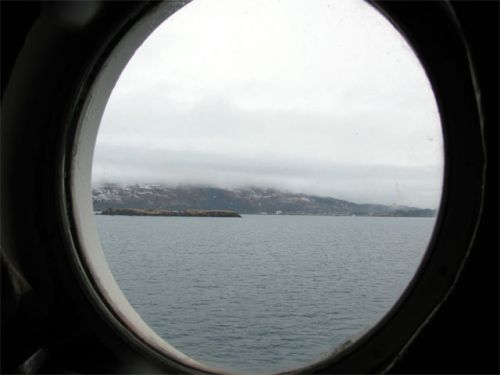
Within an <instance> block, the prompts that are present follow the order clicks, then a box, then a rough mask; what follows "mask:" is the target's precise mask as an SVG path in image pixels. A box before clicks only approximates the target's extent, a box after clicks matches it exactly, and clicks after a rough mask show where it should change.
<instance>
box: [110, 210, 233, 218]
mask: <svg viewBox="0 0 500 375" xmlns="http://www.w3.org/2000/svg"><path fill="white" fill-rule="evenodd" d="M101 215H120V216H185V217H241V215H240V214H239V213H237V212H234V211H229V210H202V209H189V210H175V211H174V210H163V209H154V208H145V209H144V208H107V209H105V210H104V211H102V212H101Z"/></svg>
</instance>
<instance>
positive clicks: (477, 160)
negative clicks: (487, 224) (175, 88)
mask: <svg viewBox="0 0 500 375" xmlns="http://www.w3.org/2000/svg"><path fill="white" fill-rule="evenodd" d="M185 3H186V2H185V1H177V2H176V1H173V2H163V3H156V2H145V3H140V4H139V3H138V5H136V6H134V7H131V11H130V12H126V13H125V14H124V15H123V19H122V22H119V23H117V24H114V26H113V27H111V28H110V29H108V30H106V32H105V33H104V34H103V37H102V38H101V39H100V44H99V45H98V46H97V47H96V48H95V50H94V51H93V54H92V55H91V56H89V59H88V60H87V61H82V62H81V64H82V67H84V69H82V73H81V75H80V76H79V77H77V82H76V84H75V85H74V86H73V87H74V91H73V94H74V95H69V96H68V99H67V100H68V102H67V103H66V106H65V111H64V115H62V122H61V123H63V124H64V125H63V126H64V127H65V136H64V137H63V153H62V157H61V160H60V164H59V169H60V173H59V175H60V176H61V180H60V185H59V189H60V191H59V194H60V198H61V207H60V213H59V214H60V221H61V223H62V226H63V228H64V235H65V241H66V244H67V249H68V254H69V255H68V259H70V262H71V263H72V267H71V270H72V272H73V276H70V277H73V278H74V279H75V280H76V281H75V283H76V284H77V285H78V288H79V290H80V293H83V295H85V298H86V300H87V301H88V302H89V306H91V307H90V308H88V309H87V310H86V314H87V316H88V319H90V320H91V321H93V322H94V323H95V324H96V326H99V334H101V335H102V336H103V337H105V341H108V342H111V343H112V344H113V345H118V346H121V347H123V348H124V350H129V351H132V352H134V353H136V354H137V353H139V354H138V355H139V357H140V358H143V359H144V361H146V362H147V361H149V362H150V363H152V364H153V365H152V366H153V368H157V369H159V371H162V370H165V371H168V370H175V371H182V372H201V373H214V372H218V373H220V372H223V371H219V370H218V369H214V368H212V367H208V366H205V365H203V364H200V363H198V362H196V361H194V360H193V359H191V358H189V357H188V356H186V355H184V354H183V353H180V352H179V351H177V350H176V349H175V348H173V347H171V346H170V345H169V344H168V343H166V342H165V341H164V340H163V339H161V338H160V337H159V336H158V335H157V334H156V333H155V332H154V331H153V330H152V329H151V328H149V327H148V326H147V325H146V324H145V323H144V322H143V320H142V319H141V318H140V317H139V315H138V314H137V313H136V312H135V310H134V309H133V308H132V307H131V306H130V305H129V303H128V301H127V300H126V298H125V297H124V296H123V294H122V292H121V291H120V289H119V287H118V285H117V284H116V282H115V281H114V279H113V276H112V275H111V272H110V270H109V268H108V266H107V264H106V261H105V259H104V255H103V253H102V250H101V248H100V243H99V239H98V235H97V230H96V228H95V223H94V220H93V217H92V216H93V212H92V203H91V196H90V190H91V186H90V183H91V165H92V154H93V149H94V145H95V140H96V136H97V130H98V126H99V122H100V119H101V116H102V113H103V111H104V107H105V104H106V102H107V99H108V98H109V95H110V94H111V90H112V89H113V87H114V84H115V82H116V81H117V79H118V77H119V75H120V73H121V71H122V70H123V69H124V67H125V65H126V63H127V62H128V61H129V59H130V58H131V56H132V55H133V53H134V51H135V50H136V49H137V48H138V47H139V46H140V44H141V43H142V42H143V41H144V40H145V39H146V37H147V36H148V35H149V34H150V33H151V32H152V31H153V30H154V29H155V28H156V27H157V26H158V25H159V24H160V23H161V22H163V21H164V20H165V19H166V18H167V17H168V16H169V15H171V14H172V13H173V12H175V11H176V10H178V9H180V8H181V7H182V6H183V5H184V4H185ZM372 5H374V6H375V7H376V8H377V9H379V10H380V12H381V13H383V14H385V16H386V17H387V18H388V19H389V20H390V21H391V22H392V23H393V24H394V25H395V27H396V28H397V29H398V30H399V31H400V32H401V34H402V35H403V36H404V37H405V38H406V39H407V40H408V42H409V44H410V45H411V46H412V47H413V49H414V51H415V53H416V55H417V56H418V57H419V59H420V62H421V64H422V65H423V67H424V69H425V71H426V73H427V75H428V78H429V80H430V82H431V85H432V88H433V90H434V94H435V96H436V100H437V103H438V107H439V111H440V115H441V123H442V128H443V138H444V148H445V175H444V184H443V194H442V199H441V206H440V209H439V214H438V218H437V222H436V226H435V229H434V233H433V236H432V238H431V241H430V244H429V248H428V251H427V252H426V254H425V256H424V259H423V261H422V263H421V265H420V266H419V268H418V270H417V272H416V275H415V277H414V278H413V280H412V281H411V283H410V284H409V286H408V287H407V288H406V290H405V292H404V293H403V295H402V296H401V297H400V298H399V300H398V302H397V303H396V304H395V306H393V308H392V309H391V310H390V311H389V312H388V313H387V314H386V315H385V316H384V317H383V318H382V319H381V320H380V321H379V322H378V323H377V324H376V325H375V326H374V327H372V328H371V329H370V330H369V331H367V332H366V333H365V334H364V335H362V336H361V337H359V338H357V339H356V340H352V342H348V343H346V344H345V345H343V346H342V347H341V348H338V349H337V350H335V351H334V352H333V353H332V354H331V355H330V356H328V357H326V358H323V359H321V360H319V361H318V362H315V363H312V364H308V365H306V366H304V367H302V368H299V369H296V370H293V371H292V372H297V373H300V372H325V371H326V372H329V373H367V372H372V371H383V370H384V369H386V368H388V366H390V365H391V363H392V362H393V361H394V360H395V359H396V358H397V357H398V355H399V354H400V353H402V352H403V351H404V349H405V347H406V346H407V345H408V343H409V342H411V340H412V338H413V337H414V336H415V335H416V334H417V333H418V331H419V330H420V329H421V328H422V327H423V326H424V325H425V323H426V322H427V321H428V320H429V319H430V318H431V317H432V315H433V313H434V312H435V311H436V310H437V309H438V308H439V306H440V304H441V303H442V302H443V301H444V300H445V299H446V297H447V295H448V294H449V292H450V290H451V289H452V288H453V285H454V283H455V282H456V279H457V277H458V275H459V273H460V270H461V267H462V265H463V262H464V261H465V259H466V257H467V254H468V251H469V246H470V243H471V241H472V240H473V237H474V233H475V229H476V225H477V221H478V217H479V214H480V212H481V205H482V194H483V191H482V184H483V181H484V172H485V160H484V156H483V151H484V150H483V139H482V130H481V117H480V110H479V103H478V99H477V94H476V91H475V86H474V84H475V81H474V72H473V69H472V66H471V62H470V61H469V59H468V53H467V46H466V44H465V41H464V40H463V38H462V35H461V33H460V29H459V25H458V24H456V21H455V18H454V16H453V11H452V9H451V7H450V6H449V5H448V4H447V3H435V2H419V3H418V4H415V3H413V4H406V3H402V2H391V1H387V2H384V1H381V2H374V3H372ZM428 14H432V15H433V19H429V18H426V17H424V15H428ZM422 22H425V28H423V27H421V25H422Z"/></svg>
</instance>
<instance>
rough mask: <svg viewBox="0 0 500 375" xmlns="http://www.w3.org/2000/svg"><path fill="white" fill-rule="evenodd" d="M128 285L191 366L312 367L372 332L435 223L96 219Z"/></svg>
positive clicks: (249, 218)
mask: <svg viewBox="0 0 500 375" xmlns="http://www.w3.org/2000/svg"><path fill="white" fill-rule="evenodd" d="M95 218H96V221H97V226H98V230H99V234H100V239H101V243H102V246H103V250H104V252H105V255H106V259H107V261H108V263H109V266H110V268H111V271H112V273H113V274H114V276H115V278H116V280H117V282H118V284H119V286H120V287H121V289H122V290H123V292H124V294H125V296H126V297H127V298H128V299H129V301H130V303H131V304H132V306H133V307H134V308H135V309H136V310H137V311H138V312H139V314H140V315H141V316H142V317H143V319H144V320H145V321H146V322H147V323H148V324H149V325H150V326H151V327H152V328H153V329H155V331H156V332H157V333H158V334H159V335H160V336H161V337H163V338H164V339H166V340H167V341H168V342H169V343H170V344H172V345H173V346H175V347H176V348H177V349H179V350H180V351H182V352H184V353H186V354H188V355H189V356H191V357H193V358H194V359H196V360H198V361H201V362H204V363H207V364H211V365H215V366H217V367H219V368H220V367H223V368H228V369H233V370H238V371H244V372H267V371H276V370H283V369H289V368H293V367H297V366H303V365H305V364H308V363H310V362H312V361H313V360H315V359H317V358H318V357H320V356H321V355H325V354H326V353H329V352H331V351H332V350H333V349H335V347H336V346H338V345H340V344H342V343H343V342H345V341H346V340H347V339H349V338H350V337H351V336H353V335H355V334H357V333H358V332H360V331H361V330H364V329H367V328H370V327H371V326H373V325H374V324H375V323H376V322H377V321H378V320H379V319H380V318H381V317H382V316H383V314H384V313H386V312H387V311H388V310H389V309H390V307H391V306H392V305H393V304H394V303H395V302H396V300H397V298H398V297H399V296H400V295H401V293H402V291H403V290H404V288H405V287H406V285H407V284H408V282H409V281H410V279H411V278H412V276H413V275H414V273H415V271H416V269H417V267H418V265H419V263H420V260H421V258H422V255H423V253H424V252H425V249H426V246H427V244H428V241H429V239H430V236H431V233H432V230H433V227H434V222H435V220H434V219H433V218H382V217H330V216H264V215H244V216H243V217H242V218H241V219H238V218H188V217H177V218H176V217H127V216H96V217H95Z"/></svg>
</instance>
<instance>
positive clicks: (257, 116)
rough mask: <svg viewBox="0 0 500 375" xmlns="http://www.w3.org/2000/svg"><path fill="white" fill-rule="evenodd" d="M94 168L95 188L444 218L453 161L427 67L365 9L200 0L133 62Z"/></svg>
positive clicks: (291, 1)
mask: <svg viewBox="0 0 500 375" xmlns="http://www.w3.org/2000/svg"><path fill="white" fill-rule="evenodd" d="M94 160H95V161H94V171H93V175H94V180H95V181H103V180H117V181H123V182H127V181H130V182H137V181H147V180H148V181H151V180H155V181H162V182H167V183H172V184H178V183H212V184H217V185H220V186H223V187H224V186H237V185H242V184H253V185H259V184H268V185H272V186H273V187H278V188H283V189H291V190H300V191H304V192H310V193H317V194H325V195H331V196H336V197H339V198H344V199H350V200H354V201H363V202H380V203H388V204H391V203H398V204H409V205H418V206H430V207H435V206H436V205H437V202H438V201H439V196H440V189H441V175H442V163H443V162H442V136H441V128H440V122H439V115H438V111H437V108H436V103H435V99H434V97H433V94H432V90H431V88H430V85H429V82H428V81H427V78H426V76H425V73H424V71H423V69H422V67H421V66H420V64H419V62H418V60H417V58H416V57H415V56H414V54H413V52H412V51H411V49H410V47H408V45H407V44H406V42H405V41H404V39H403V38H402V37H401V36H400V35H399V33H398V32H397V31H396V30H395V29H394V28H393V26H392V25H391V24H390V23H389V22H388V21H387V20H386V19H385V18H383V16H382V15H380V14H379V13H378V12H377V11H376V10H375V9H373V8H372V7H371V6H370V5H368V4H366V3H364V2H363V1H361V0H359V1H354V0H353V1H343V0H339V1H330V0H324V1H320V0H317V1H314V2H312V1H308V0H287V1H280V0H265V1H264V0H253V1H250V0H248V1H234V0H195V1H193V2H192V3H190V4H188V5H187V6H186V7H185V8H183V9H181V10H180V11H179V12H177V13H176V14H174V15H173V16H172V17H171V18H170V19H168V20H167V21H166V22H165V23H164V24H162V25H161V26H160V27H159V28H158V29H157V30H156V31H155V32H154V33H153V34H152V35H151V37H150V38H149V39H148V40H146V41H145V43H144V44H143V46H142V47H141V48H140V49H139V50H138V51H137V52H136V54H135V55H134V57H133V58H132V60H131V62H130V63H129V64H128V65H127V67H126V69H125V71H124V72H123V74H122V76H121V77H120V80H119V82H118V83H117V85H116V87H115V90H114V91H113V93H112V96H111V98H110V101H109V103H108V106H107V108H106V112H105V114H104V118H103V121H102V124H101V129H100V133H99V137H98V141H97V145H96V152H95V159H94Z"/></svg>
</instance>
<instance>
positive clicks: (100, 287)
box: [67, 4, 453, 372]
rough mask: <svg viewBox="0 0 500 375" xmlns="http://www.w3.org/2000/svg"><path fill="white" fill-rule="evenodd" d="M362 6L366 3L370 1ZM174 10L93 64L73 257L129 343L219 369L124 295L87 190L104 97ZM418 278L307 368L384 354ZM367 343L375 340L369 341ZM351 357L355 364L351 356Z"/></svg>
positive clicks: (75, 181) (149, 17) (165, 7)
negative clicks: (186, 350) (159, 329)
mask: <svg viewBox="0 0 500 375" xmlns="http://www.w3.org/2000/svg"><path fill="white" fill-rule="evenodd" d="M192 5H194V4H192ZM364 6H366V4H365V5H364ZM173 11H174V9H172V5H170V4H162V5H156V6H154V7H152V9H151V10H150V11H149V12H148V13H147V14H145V15H144V16H142V17H141V19H140V21H139V22H137V23H134V26H133V27H132V28H130V29H129V30H128V31H127V34H126V35H125V36H124V37H123V38H121V39H120V40H119V41H118V42H117V43H115V44H113V43H112V44H110V46H109V47H112V48H110V49H109V50H107V53H109V55H108V56H107V60H106V63H105V64H96V66H95V68H96V69H97V70H96V71H95V72H93V73H94V74H96V78H95V79H94V80H93V81H92V88H91V90H90V91H89V93H86V94H87V95H86V96H84V97H82V102H81V103H80V104H83V105H82V108H83V110H82V111H81V114H82V115H81V117H80V118H79V119H80V120H79V121H80V122H79V125H78V126H79V127H78V131H77V134H76V140H77V141H76V145H77V146H76V147H75V148H74V149H73V155H72V161H71V164H70V165H68V168H70V169H69V172H70V173H69V180H68V181H67V182H68V188H69V191H70V194H71V196H70V200H71V210H72V213H73V220H74V224H75V226H74V228H73V229H72V235H73V239H74V240H75V244H76V245H75V250H76V252H75V260H76V261H77V263H78V264H79V267H80V271H81V274H80V277H82V279H84V280H85V283H86V284H87V286H86V288H87V291H88V293H89V296H90V298H92V299H93V301H94V304H95V306H96V309H97V310H98V311H100V313H101V315H102V316H103V317H104V319H106V320H107V321H108V322H110V324H111V325H113V326H114V327H115V329H116V332H117V334H118V335H121V336H123V337H125V340H127V341H128V342H129V343H131V345H135V346H136V347H137V348H139V350H142V351H145V352H147V353H149V355H151V356H153V357H155V358H156V360H158V361H159V362H160V363H163V364H165V365H166V366H177V367H176V368H178V369H179V368H182V369H183V370H186V371H187V370H189V369H191V370H198V371H203V372H213V371H215V370H214V368H213V367H209V366H206V365H204V364H202V363H200V362H198V361H196V360H195V359H196V358H195V359H192V358H190V357H189V356H186V355H184V354H183V353H181V352H179V351H177V350H176V349H175V348H174V347H172V346H170V345H169V344H167V342H165V341H164V340H163V339H162V338H160V337H159V336H158V335H157V334H156V333H155V332H154V331H153V330H151V329H150V328H149V327H148V325H146V324H145V323H144V321H143V320H142V319H141V317H139V315H138V314H137V313H136V312H135V310H134V309H133V308H132V307H131V306H130V305H129V303H128V301H127V300H126V298H124V296H123V294H122V292H121V291H120V288H119V287H118V285H117V284H116V282H115V280H114V278H113V276H112V275H111V273H110V271H109V269H108V266H107V263H106V260H105V259H104V256H103V253H102V251H101V250H100V243H99V239H98V236H97V230H96V228H95V223H94V221H93V211H92V204H91V201H90V199H91V197H90V195H89V191H90V190H91V186H90V183H91V156H92V153H93V149H94V144H95V137H96V134H97V128H98V126H99V123H100V119H101V116H102V113H103V111H104V108H105V104H106V101H107V100H108V97H109V95H110V94H111V91H112V89H113V86H114V84H115V82H116V80H117V79H118V77H119V75H120V74H121V72H122V69H123V68H124V67H125V65H126V64H127V62H128V61H129V59H130V57H131V55H132V54H133V53H134V51H135V50H136V48H137V47H138V46H139V45H140V44H141V43H142V41H143V40H144V39H145V37H146V36H147V34H148V33H150V32H151V30H152V29H154V27H155V26H156V25H158V24H159V23H160V22H162V21H163V20H164V19H165V18H166V16H167V15H170V14H172V13H173ZM101 61H102V60H101ZM97 73H98V74H97ZM438 100H439V96H438ZM440 104H442V103H440ZM445 139H446V138H445ZM445 197H449V195H448V196H446V195H445ZM443 204H444V203H443ZM443 215H445V213H443V212H441V213H440V218H442V217H443ZM438 222H439V223H440V222H441V220H438ZM436 241H438V239H436V237H435V238H434V239H433V240H432V246H435V245H436ZM432 256H434V255H432ZM430 257H431V255H427V256H426V260H424V263H423V265H422V266H421V268H422V269H424V268H426V266H427V265H428V260H429V258H430ZM427 269H428V268H427ZM440 269H441V274H442V277H443V279H444V281H443V282H444V284H446V285H449V283H450V279H449V278H450V272H451V274H453V271H452V270H453V267H451V266H446V267H444V268H443V267H441V268H440ZM417 284H420V285H422V284H425V278H421V277H420V278H419V279H418V280H416V281H414V282H413V283H412V285H411V286H410V288H408V289H407V291H406V293H405V295H403V297H402V299H401V300H400V303H398V304H397V305H396V307H394V308H393V309H392V310H391V311H390V312H389V314H387V315H386V316H385V317H384V319H382V321H380V322H379V323H378V324H377V325H375V327H373V328H372V329H371V330H370V331H369V332H368V333H367V334H365V335H364V336H362V338H361V339H360V340H357V341H353V342H352V343H350V344H349V345H347V346H344V347H343V348H342V349H343V350H341V351H339V352H338V353H336V354H335V355H333V354H329V355H328V356H327V358H326V359H323V360H322V361H320V362H318V363H315V364H308V363H303V366H307V367H304V368H303V369H304V370H311V369H315V368H317V369H320V368H321V366H325V365H332V364H333V365H335V364H337V365H338V369H339V370H338V371H342V369H344V371H345V369H346V367H342V366H347V367H348V368H353V367H349V366H350V365H349V356H350V355H351V354H352V353H354V352H356V351H357V352H359V351H361V348H362V347H364V348H366V349H365V352H364V355H365V358H372V359H373V358H378V357H380V358H384V357H385V356H386V355H387V353H384V352H383V349H382V347H381V346H380V343H378V344H377V342H376V338H377V336H378V337H383V333H381V332H383V328H385V327H388V326H389V325H390V324H393V326H396V327H402V326H404V322H405V319H403V318H401V320H399V322H398V319H397V318H396V313H400V312H401V310H402V309H403V307H404V306H408V303H406V305H404V303H403V302H407V300H411V299H408V297H409V296H410V295H412V296H413V297H414V298H415V295H417V297H416V299H414V300H413V301H418V295H419V293H417V292H415V290H416V289H415V288H416V285H417ZM431 284H432V283H431ZM443 288H444V286H443V287H441V290H442V289H443ZM438 289H439V288H438ZM439 295H441V294H439ZM439 298H440V297H438V294H437V293H436V296H435V297H434V298H429V305H428V306H427V307H426V308H423V307H421V308H419V309H417V310H419V311H420V312H419V313H418V314H417V316H418V319H417V320H418V321H420V322H422V321H423V319H424V318H425V317H426V316H428V314H429V312H430V310H431V308H430V307H429V306H431V305H432V304H433V303H435V301H436V300H437V299H439ZM405 299H406V300H405ZM413 303H415V302H413ZM407 308H411V303H410V307H407ZM395 322H396V323H395ZM374 323H375V322H374ZM392 329H393V330H392V334H390V335H392V336H394V335H395V333H396V332H395V330H394V328H392ZM415 329H416V327H415V326H413V327H411V328H410V327H408V328H407V329H406V330H403V332H402V333H401V334H402V335H403V336H404V337H406V338H408V336H409V335H411V333H412V332H414V330H415ZM402 340H403V339H402ZM402 340H401V341H402ZM369 344H371V345H372V346H371V347H370V345H369ZM396 347H399V348H400V347H401V344H399V345H396ZM332 349H333V348H332ZM391 350H394V349H391ZM346 358H347V361H346ZM351 358H352V356H351ZM346 363H347V364H346ZM350 363H351V365H352V362H350ZM179 366H180V367H179ZM360 366H361V367H359V368H362V365H360ZM295 367H297V366H295ZM272 370H278V369H272ZM361 371H362V370H361Z"/></svg>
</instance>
